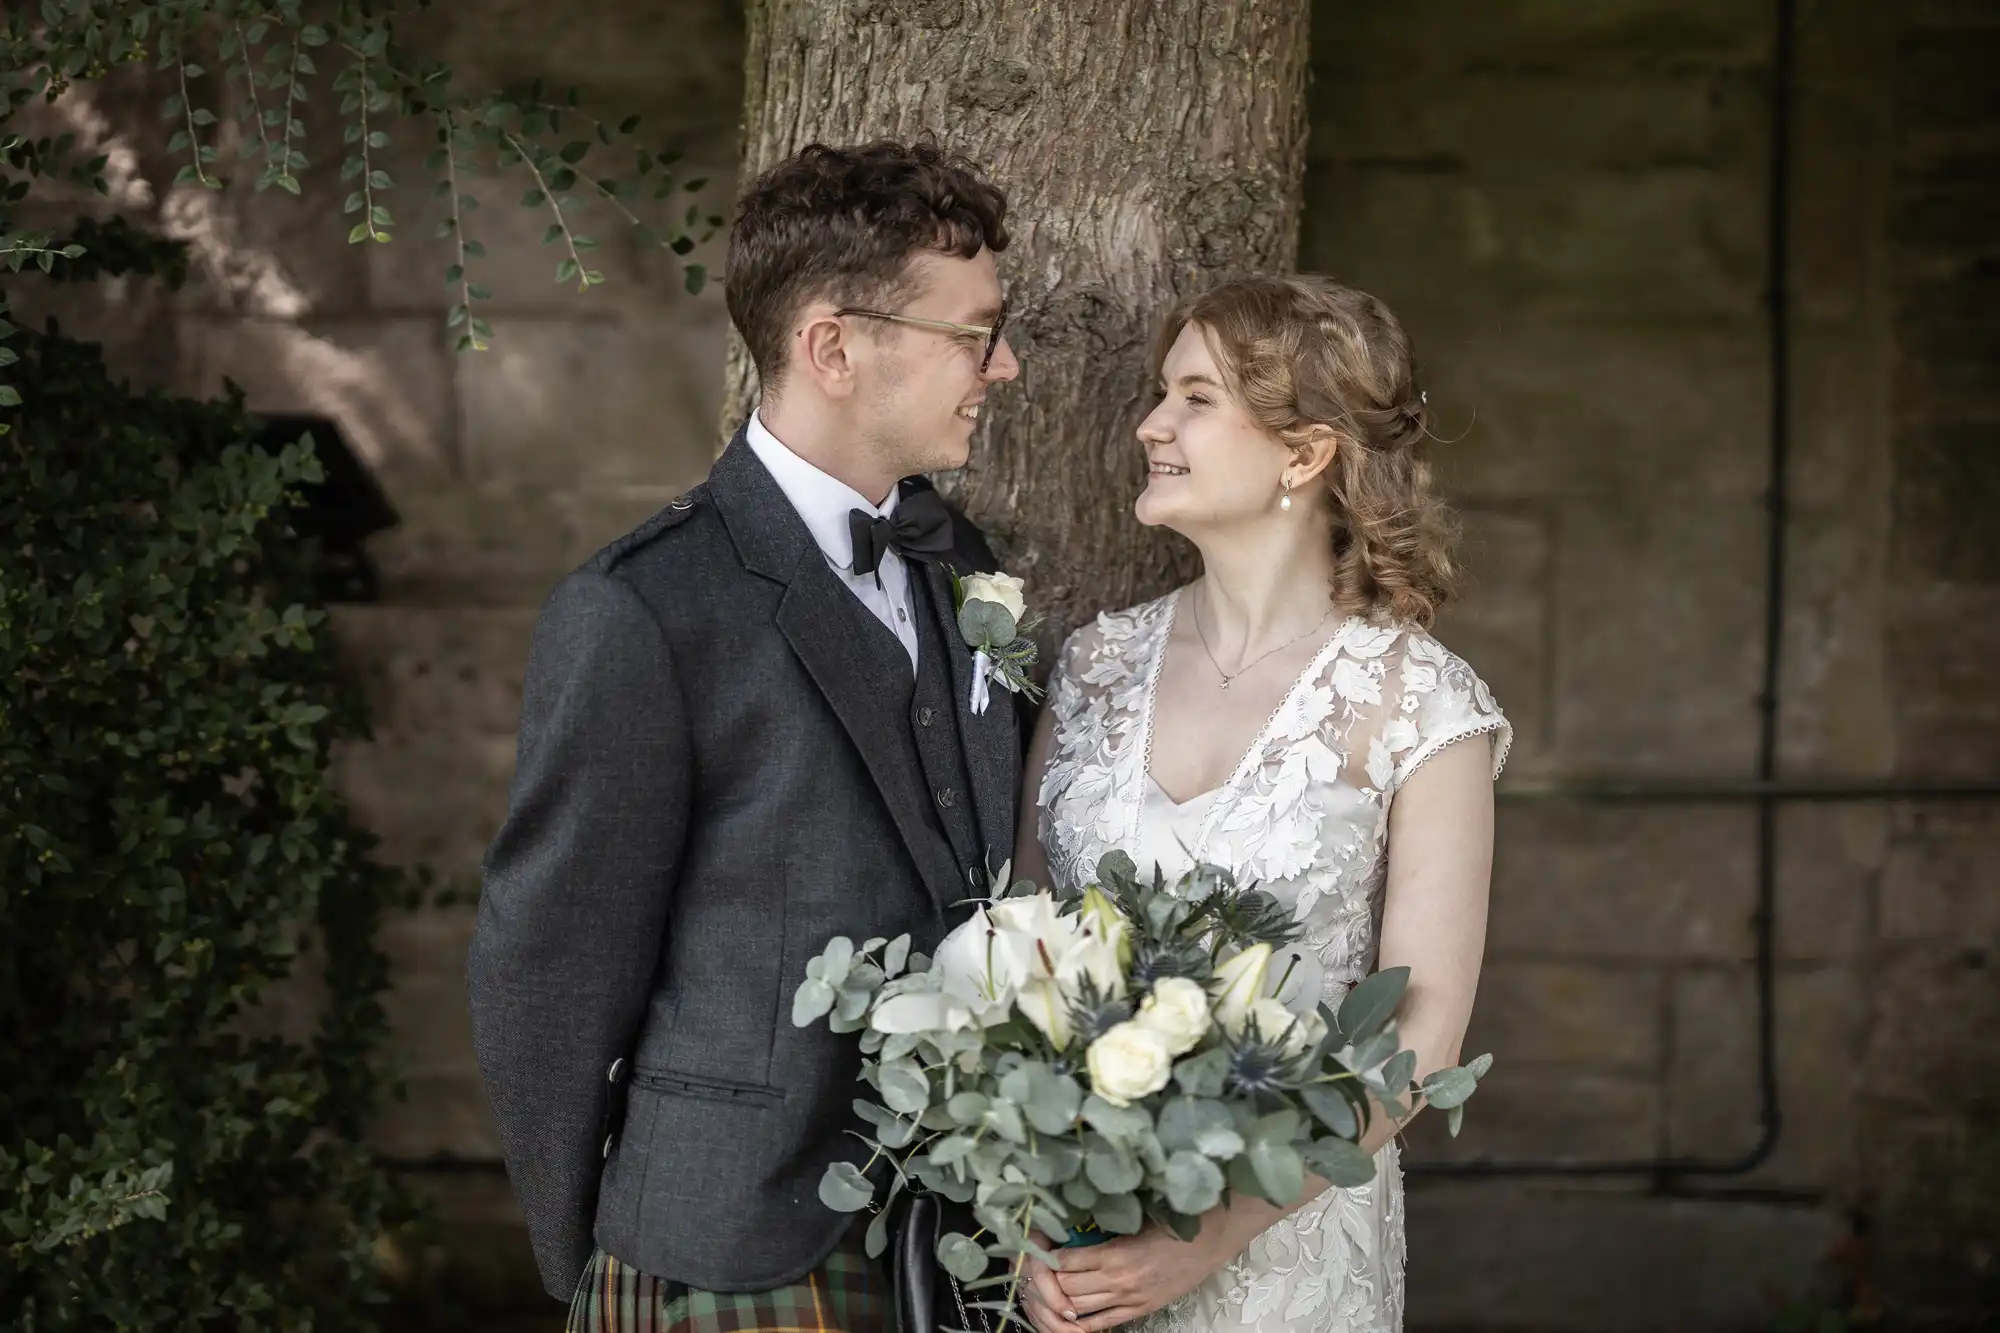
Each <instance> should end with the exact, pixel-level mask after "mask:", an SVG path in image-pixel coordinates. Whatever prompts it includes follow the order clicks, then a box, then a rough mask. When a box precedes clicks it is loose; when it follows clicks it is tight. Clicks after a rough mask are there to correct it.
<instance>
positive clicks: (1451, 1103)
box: [1423, 1067, 1479, 1111]
mask: <svg viewBox="0 0 2000 1333" xmlns="http://www.w3.org/2000/svg"><path fill="white" fill-rule="evenodd" d="M1478 1090H1479V1080H1478V1079H1477V1078H1474V1077H1473V1075H1472V1071H1471V1070H1469V1069H1462V1068H1456V1067H1454V1068H1451V1069H1440V1070H1438V1071H1437V1073H1435V1074H1432V1075H1431V1076H1430V1077H1429V1078H1427V1079H1425V1080H1424V1084H1423V1092H1424V1099H1425V1100H1426V1101H1428V1102H1429V1103H1430V1104H1431V1105H1432V1106H1435V1107H1437V1108H1438V1109H1439V1110H1441V1111H1449V1110H1452V1109H1454V1108H1455V1107H1459V1106H1463V1105H1464V1104H1465V1101H1466V1099H1467V1098H1468V1097H1470V1096H1472V1094H1473V1093H1475V1092H1477V1091H1478Z"/></svg>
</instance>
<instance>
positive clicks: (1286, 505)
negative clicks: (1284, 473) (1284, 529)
mask: <svg viewBox="0 0 2000 1333" xmlns="http://www.w3.org/2000/svg"><path fill="white" fill-rule="evenodd" d="M1284 486H1285V494H1284V497H1283V498H1282V499H1280V500H1279V501H1278V508H1280V509H1283V510H1285V511H1287V512H1290V510H1291V507H1292V481H1291V478H1289V477H1287V478H1285V482H1284Z"/></svg>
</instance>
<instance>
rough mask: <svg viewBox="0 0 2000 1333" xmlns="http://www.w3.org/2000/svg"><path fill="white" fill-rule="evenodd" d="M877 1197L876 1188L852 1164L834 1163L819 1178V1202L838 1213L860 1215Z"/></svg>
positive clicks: (858, 1168) (859, 1169)
mask: <svg viewBox="0 0 2000 1333" xmlns="http://www.w3.org/2000/svg"><path fill="white" fill-rule="evenodd" d="M874 1197H875V1188H874V1186H872V1185H870V1184H869V1183H868V1177H866V1176H864V1175H862V1174H861V1168H860V1167H858V1166H856V1165H855V1164H854V1163H852V1162H832V1163H829V1164H828V1166H827V1168H826V1174H825V1175H823V1176H821V1177H820V1178H819V1201H820V1202H821V1203H823V1204H825V1205H826V1206H827V1207H829V1208H831V1209H833V1211H835V1212H836V1213H858V1212H860V1211H861V1210H862V1209H863V1208H866V1207H867V1206H868V1204H869V1202H870V1201H871V1200H873V1199H874Z"/></svg>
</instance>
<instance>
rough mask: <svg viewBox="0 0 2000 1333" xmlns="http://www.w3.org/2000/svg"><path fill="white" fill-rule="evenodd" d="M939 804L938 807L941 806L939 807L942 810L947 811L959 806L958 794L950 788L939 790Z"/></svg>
mask: <svg viewBox="0 0 2000 1333" xmlns="http://www.w3.org/2000/svg"><path fill="white" fill-rule="evenodd" d="M937 803H938V805H939V806H941V807H942V808H944V809H946V810H949V809H951V808H952V807H953V806H954V805H957V804H958V796H957V794H956V793H955V792H953V791H952V789H951V788H949V787H942V788H939V790H938V794H937Z"/></svg>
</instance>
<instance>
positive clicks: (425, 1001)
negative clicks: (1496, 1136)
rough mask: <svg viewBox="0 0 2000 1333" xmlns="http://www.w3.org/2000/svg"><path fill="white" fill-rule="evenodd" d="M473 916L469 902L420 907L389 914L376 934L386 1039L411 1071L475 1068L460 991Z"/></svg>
mask: <svg viewBox="0 0 2000 1333" xmlns="http://www.w3.org/2000/svg"><path fill="white" fill-rule="evenodd" d="M473 919H474V914H473V912H472V910H471V909H470V908H464V907H455V908H426V909H421V910H419V911H415V912H408V913H402V914H399V915H396V916H393V917H390V918H389V919H387V920H386V921H384V922H383V924H382V929H381V932H380V933H379V934H378V936H377V937H376V943H377V944H378V945H379V946H380V948H381V949H382V952H383V955H384V956H385V957H387V958H388V960H389V975H390V985H389V990H388V992H387V993H386V994H385V995H384V996H383V997H382V1004H383V1008H384V1010H385V1011H386V1012H387V1014H388V1015H389V1021H390V1024H391V1026H392V1028H393V1029H394V1032H395V1037H394V1038H393V1041H392V1045H393V1046H394V1048H395V1050H396V1054H397V1057H398V1058H399V1059H401V1060H403V1061H406V1062H407V1066H408V1068H409V1069H410V1070H411V1071H412V1072H413V1073H418V1074H425V1075H441V1074H466V1073H474V1072H477V1067H476V1065H475V1064H474V1062H473V1056H472V1020H471V1015H470V1013H469V1011H468V1009H467V1005H466V994H465V954H466V950H467V949H468V948H469V947H470V946H471V943H472V927H473Z"/></svg>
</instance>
